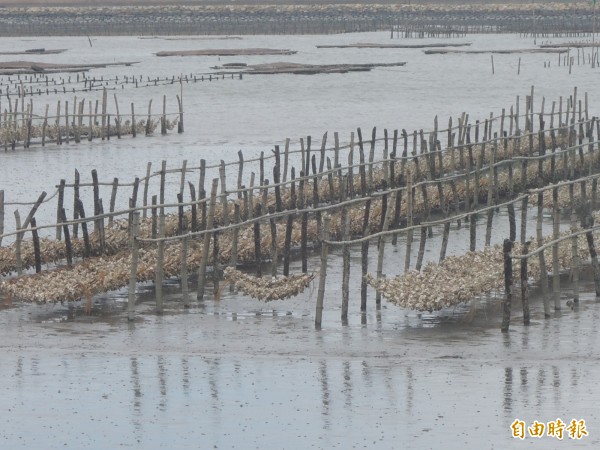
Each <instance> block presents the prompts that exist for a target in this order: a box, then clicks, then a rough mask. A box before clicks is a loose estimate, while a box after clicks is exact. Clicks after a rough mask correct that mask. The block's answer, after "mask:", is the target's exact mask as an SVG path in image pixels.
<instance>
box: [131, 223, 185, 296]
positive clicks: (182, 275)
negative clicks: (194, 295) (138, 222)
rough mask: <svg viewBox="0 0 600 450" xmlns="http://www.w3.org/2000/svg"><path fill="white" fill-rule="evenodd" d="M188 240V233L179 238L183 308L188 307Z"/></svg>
mask: <svg viewBox="0 0 600 450" xmlns="http://www.w3.org/2000/svg"><path fill="white" fill-rule="evenodd" d="M138 214H139V213H138ZM189 242H190V237H189V236H188V235H186V236H184V237H183V239H182V240H181V298H182V300H183V307H184V308H189V307H190V295H189V287H188V264H187V257H188V247H189Z"/></svg>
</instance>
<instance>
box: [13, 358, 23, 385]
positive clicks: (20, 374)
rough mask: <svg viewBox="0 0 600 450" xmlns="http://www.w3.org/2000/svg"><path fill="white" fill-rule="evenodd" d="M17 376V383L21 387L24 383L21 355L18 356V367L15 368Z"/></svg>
mask: <svg viewBox="0 0 600 450" xmlns="http://www.w3.org/2000/svg"><path fill="white" fill-rule="evenodd" d="M15 378H16V379H17V383H18V385H19V387H21V384H22V383H23V357H22V356H19V357H18V358H17V367H16V368H15Z"/></svg>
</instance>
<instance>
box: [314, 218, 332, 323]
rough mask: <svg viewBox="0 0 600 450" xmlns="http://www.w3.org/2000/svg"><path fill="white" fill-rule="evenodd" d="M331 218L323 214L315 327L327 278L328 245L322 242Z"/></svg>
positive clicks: (327, 233) (326, 234) (320, 320)
mask: <svg viewBox="0 0 600 450" xmlns="http://www.w3.org/2000/svg"><path fill="white" fill-rule="evenodd" d="M330 224H331V218H330V217H329V214H325V217H324V218H323V225H324V226H323V236H322V242H321V268H320V269H319V288H318V291H317V307H316V311H315V327H316V328H317V329H320V328H321V322H322V319H323V298H324V297H325V280H326V278H327V256H328V253H329V245H328V244H327V243H326V242H324V241H326V240H328V239H329V227H330Z"/></svg>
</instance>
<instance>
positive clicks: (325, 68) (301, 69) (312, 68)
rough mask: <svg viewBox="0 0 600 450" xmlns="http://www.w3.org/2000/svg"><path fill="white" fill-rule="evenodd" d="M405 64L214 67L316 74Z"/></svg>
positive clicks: (273, 73) (283, 63)
mask: <svg viewBox="0 0 600 450" xmlns="http://www.w3.org/2000/svg"><path fill="white" fill-rule="evenodd" d="M404 65H406V62H397V63H373V64H299V63H289V62H276V63H269V64H255V65H250V66H247V65H246V64H239V63H238V64H230V65H223V66H220V67H214V68H215V69H244V70H243V71H242V72H241V73H243V74H248V75H278V74H293V75H316V74H321V73H348V72H368V71H370V70H371V69H373V68H375V67H399V66H404Z"/></svg>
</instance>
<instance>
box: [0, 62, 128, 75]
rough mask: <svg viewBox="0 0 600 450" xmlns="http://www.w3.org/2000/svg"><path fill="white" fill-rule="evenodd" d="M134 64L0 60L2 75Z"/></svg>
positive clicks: (74, 70)
mask: <svg viewBox="0 0 600 450" xmlns="http://www.w3.org/2000/svg"><path fill="white" fill-rule="evenodd" d="M133 64H137V61H123V62H115V63H103V64H52V63H41V62H36V61H6V62H0V75H20V74H35V73H61V72H87V71H88V70H91V69H103V68H105V67H109V66H131V65H133Z"/></svg>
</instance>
